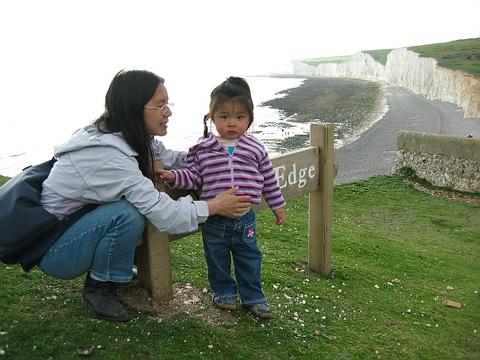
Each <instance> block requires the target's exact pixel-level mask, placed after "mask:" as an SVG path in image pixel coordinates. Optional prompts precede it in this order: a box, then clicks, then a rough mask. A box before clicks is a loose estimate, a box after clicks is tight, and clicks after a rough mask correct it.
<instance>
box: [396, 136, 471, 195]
mask: <svg viewBox="0 0 480 360" xmlns="http://www.w3.org/2000/svg"><path fill="white" fill-rule="evenodd" d="M402 167H409V168H411V169H413V171H414V172H415V173H416V175H417V176H418V177H420V178H423V179H425V180H427V181H428V182H430V183H431V184H433V185H436V186H440V187H447V188H452V189H455V190H460V191H468V192H475V193H479V192H480V139H467V138H460V137H455V136H447V135H437V134H424V133H416V132H409V131H401V132H400V133H399V134H398V137H397V158H396V160H395V166H394V168H393V172H394V173H395V172H397V171H398V170H400V169H401V168H402Z"/></svg>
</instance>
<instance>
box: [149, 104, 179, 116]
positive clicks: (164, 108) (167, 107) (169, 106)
mask: <svg viewBox="0 0 480 360" xmlns="http://www.w3.org/2000/svg"><path fill="white" fill-rule="evenodd" d="M172 106H173V103H166V104H164V105H162V106H144V107H143V108H144V109H147V110H155V111H160V114H162V115H163V116H165V115H167V114H168V112H169V111H171V110H172Z"/></svg>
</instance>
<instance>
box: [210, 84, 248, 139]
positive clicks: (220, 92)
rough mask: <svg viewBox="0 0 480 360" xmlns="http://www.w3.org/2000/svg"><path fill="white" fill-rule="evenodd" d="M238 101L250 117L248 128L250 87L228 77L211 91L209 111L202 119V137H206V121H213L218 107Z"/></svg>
mask: <svg viewBox="0 0 480 360" xmlns="http://www.w3.org/2000/svg"><path fill="white" fill-rule="evenodd" d="M230 101H238V102H239V103H241V104H243V105H244V106H245V107H246V108H247V112H248V115H249V117H250V122H249V124H248V127H250V125H251V124H252V122H253V100H252V94H251V93H250V87H249V86H248V83H247V81H246V80H245V79H243V78H240V77H235V76H230V77H229V78H227V79H226V80H225V81H224V82H222V83H221V84H220V85H218V86H217V87H216V88H215V89H213V91H212V93H211V94H210V110H209V113H208V114H207V115H205V116H204V117H203V136H204V137H208V127H207V121H208V119H210V118H212V119H213V114H214V113H215V111H217V109H218V108H219V107H220V105H222V104H224V103H226V102H230Z"/></svg>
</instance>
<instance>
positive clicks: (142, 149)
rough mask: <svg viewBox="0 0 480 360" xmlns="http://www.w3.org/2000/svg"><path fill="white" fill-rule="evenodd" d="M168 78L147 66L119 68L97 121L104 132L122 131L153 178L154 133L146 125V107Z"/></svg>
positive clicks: (139, 160)
mask: <svg viewBox="0 0 480 360" xmlns="http://www.w3.org/2000/svg"><path fill="white" fill-rule="evenodd" d="M164 82H165V80H164V79H163V78H161V77H160V76H158V75H156V74H154V73H152V72H150V71H146V70H129V71H125V70H121V71H119V72H118V73H117V74H116V75H115V77H114V78H113V80H112V82H111V83H110V87H109V88H108V91H107V94H106V96H105V112H104V113H103V114H102V115H101V116H100V117H99V118H98V119H97V120H95V122H94V123H95V125H96V126H97V129H98V130H99V131H101V132H103V133H115V132H121V133H122V135H123V136H124V138H125V141H126V142H127V144H128V145H130V147H131V148H132V149H133V150H134V151H135V152H136V153H137V154H138V155H137V156H136V159H137V161H138V165H139V168H140V171H141V172H142V174H143V175H144V176H146V177H148V178H150V179H152V180H153V174H154V162H153V160H154V159H153V150H152V146H151V141H152V136H151V135H150V134H149V133H148V131H147V128H146V125H145V120H144V116H143V107H144V106H145V104H146V103H147V102H148V101H149V100H150V99H151V98H152V97H153V95H154V94H155V91H156V90H157V88H158V86H159V85H162V84H163V83H164Z"/></svg>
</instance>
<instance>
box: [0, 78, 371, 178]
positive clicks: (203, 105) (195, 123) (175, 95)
mask: <svg viewBox="0 0 480 360" xmlns="http://www.w3.org/2000/svg"><path fill="white" fill-rule="evenodd" d="M245 78H246V80H247V81H248V83H249V85H250V88H251V92H252V98H253V100H254V104H255V108H254V122H253V124H252V126H251V128H250V129H249V132H251V133H253V134H254V135H255V136H256V137H258V138H259V139H260V140H262V141H263V142H264V143H265V145H266V147H267V150H268V151H269V153H270V155H271V156H272V157H274V156H276V155H278V154H279V152H278V148H275V147H273V146H272V147H270V148H269V144H273V143H275V142H274V141H272V140H279V139H280V140H281V139H283V138H286V137H294V136H296V135H306V134H308V131H309V124H308V123H297V122H295V121H290V120H292V119H289V118H288V117H286V116H285V114H283V113H282V112H281V111H280V110H278V109H275V108H272V107H269V106H264V105H262V103H264V102H265V101H267V100H270V99H273V98H276V97H281V96H285V95H284V94H281V93H280V92H281V91H282V90H286V89H291V88H295V87H298V86H300V85H301V84H302V82H303V81H304V80H305V79H304V78H298V77H291V78H290V77H273V76H250V77H245ZM202 79H205V77H203V78H202ZM214 80H217V81H215V82H214ZM221 80H222V79H220V81H218V79H212V81H211V82H209V81H194V80H192V79H191V78H182V77H181V76H179V77H178V78H174V79H169V80H166V82H165V86H166V88H167V90H168V92H169V97H170V102H173V104H174V105H173V107H172V116H171V117H170V120H169V123H168V134H167V135H166V136H164V137H162V138H161V140H162V141H163V143H164V144H165V145H166V146H167V148H170V149H173V150H185V151H186V150H187V149H188V148H189V147H190V146H192V145H193V144H195V142H196V141H197V139H198V138H199V137H200V136H201V135H202V133H203V116H204V114H206V113H207V112H208V105H209V94H210V92H211V90H212V89H213V87H215V85H217V83H220V82H221ZM103 85H105V84H103ZM91 86H94V85H93V84H92V85H91ZM98 87H100V84H99V85H98ZM107 87H108V86H107ZM105 91H106V89H105ZM97 93H100V91H97ZM39 96H41V94H40V95H39ZM49 99H53V97H51V98H46V99H45V100H44V101H43V103H46V104H45V109H48V108H49V106H48V101H49ZM102 101H103V99H102V98H100V99H99V98H98V96H97V97H96V98H95V99H93V97H92V98H91V99H90V98H88V97H86V98H85V99H84V100H83V101H82V102H81V103H75V104H74V106H65V107H63V108H62V107H61V106H60V105H58V106H56V105H55V104H53V100H52V105H51V106H54V107H55V109H58V111H50V112H49V111H44V112H42V111H41V110H42V109H41V108H40V107H39V108H38V111H37V112H36V113H35V116H34V117H33V116H32V117H26V118H25V120H22V126H15V124H14V122H13V124H11V126H10V127H7V126H6V124H3V125H2V126H1V127H0V129H2V132H5V131H6V132H7V133H3V134H2V135H3V136H2V139H1V142H0V175H4V176H9V177H11V176H14V175H16V174H17V173H19V172H20V171H21V170H22V169H23V168H25V167H26V166H29V165H33V164H37V163H40V162H43V161H45V160H48V159H50V158H51V157H52V156H53V151H54V146H55V145H58V144H61V143H63V142H65V141H66V140H67V139H68V137H69V135H70V134H71V133H73V132H74V131H76V130H77V129H79V128H81V127H83V126H85V125H87V124H89V123H91V122H92V121H93V120H94V119H95V118H96V117H98V116H99V115H100V114H101V113H102V111H103V103H102ZM59 106H60V108H59ZM87 116H88V117H87ZM280 121H283V122H288V123H289V126H288V131H285V130H282V129H284V127H279V126H278V123H279V122H280ZM29 122H31V123H29ZM276 124H277V125H276ZM17 125H18V124H17ZM363 126H365V124H363ZM350 133H358V131H357V132H355V131H352V132H350ZM349 140H351V139H338V138H337V139H335V141H336V146H337V147H339V146H341V145H342V144H344V143H346V142H348V141H349Z"/></svg>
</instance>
